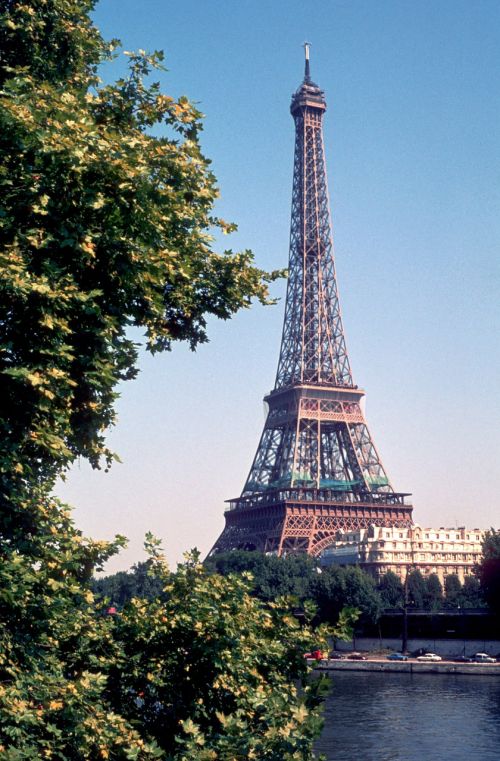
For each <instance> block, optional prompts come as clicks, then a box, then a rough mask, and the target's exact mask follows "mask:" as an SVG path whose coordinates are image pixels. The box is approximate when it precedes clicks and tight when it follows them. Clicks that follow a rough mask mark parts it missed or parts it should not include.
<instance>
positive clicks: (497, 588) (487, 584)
mask: <svg viewBox="0 0 500 761" xmlns="http://www.w3.org/2000/svg"><path fill="white" fill-rule="evenodd" d="M482 550H483V554H482V558H481V561H480V563H479V565H478V567H477V569H476V572H477V576H478V578H479V582H480V585H481V592H482V594H483V596H484V599H485V600H486V603H487V605H488V607H489V608H490V610H491V611H492V612H493V613H496V614H497V615H500V530H499V531H495V529H493V528H492V529H490V531H487V532H486V534H485V536H484V539H483V543H482Z"/></svg>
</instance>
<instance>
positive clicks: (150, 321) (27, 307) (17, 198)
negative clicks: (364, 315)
mask: <svg viewBox="0 0 500 761" xmlns="http://www.w3.org/2000/svg"><path fill="white" fill-rule="evenodd" d="M93 7H94V2H93V0H80V1H77V0H33V2H29V3H28V2H24V1H23V0H3V2H1V4H0V9H1V16H0V88H1V90H0V159H1V160H0V189H1V199H2V201H1V210H0V269H1V279H0V397H1V398H2V401H3V409H4V414H3V416H2V420H1V422H0V437H1V438H2V440H3V442H4V443H3V446H2V449H1V459H0V474H3V476H2V479H3V480H2V481H1V482H0V486H1V487H2V491H3V492H4V493H6V494H7V496H9V495H10V494H11V493H12V489H13V488H14V489H18V488H19V487H20V486H22V485H26V484H27V482H28V480H31V481H33V480H37V479H45V478H51V477H54V476H55V475H57V474H58V473H59V472H60V470H61V469H62V468H65V467H66V466H67V465H68V464H69V463H71V462H72V461H73V460H74V459H75V457H77V456H83V457H86V458H88V459H89V461H90V462H91V463H92V465H93V466H95V467H98V466H99V463H100V461H101V460H102V458H104V459H105V460H106V461H107V462H108V463H109V462H110V461H111V459H112V457H113V455H112V453H111V452H110V451H109V450H108V449H107V447H106V446H105V441H104V431H105V430H106V428H108V427H109V426H110V425H111V424H113V422H114V420H115V411H114V401H115V398H116V391H115V387H116V384H117V383H118V382H119V381H123V380H127V379H130V378H133V377H134V376H135V375H136V373H137V363H136V360H137V351H138V347H137V345H136V344H135V343H134V341H133V340H132V339H131V338H130V336H129V335H128V329H129V328H130V327H131V326H135V327H137V328H141V329H142V330H143V331H144V332H145V337H146V347H147V349H148V350H149V351H151V352H157V351H163V350H166V349H169V348H170V347H171V345H172V342H173V341H178V340H182V341H187V342H188V343H189V345H190V346H191V347H192V348H195V347H196V346H197V344H199V343H200V342H203V341H206V340H207V336H206V318H207V316H208V315H215V316H217V317H219V318H222V319H226V318H228V317H230V316H231V315H232V314H233V313H234V312H235V311H237V310H238V309H240V308H241V307H246V306H249V305H250V303H251V300H252V299H253V298H254V297H256V298H258V299H260V300H261V301H262V302H264V303H266V302H268V292H267V285H266V284H267V282H269V280H271V279H273V278H274V277H275V276H276V273H275V274H272V275H268V274H266V273H264V272H263V271H261V270H259V269H256V268H255V267H254V266H253V265H252V256H251V254H250V252H248V251H245V252H243V253H237V254H233V253H232V252H231V251H224V252H222V253H217V252H215V251H214V250H213V248H212V243H211V230H212V229H215V230H217V229H218V230H220V231H222V232H230V231H231V230H232V229H234V226H232V225H229V224H227V223H225V222H224V221H223V220H220V219H218V218H216V217H215V216H214V215H213V204H214V200H215V199H216V197H217V195H218V190H217V186H216V181H215V177H214V175H213V174H212V172H211V171H210V169H209V162H208V160H207V159H206V158H205V157H204V156H203V154H202V153H201V150H200V145H199V133H200V130H201V128H202V125H201V114H200V113H199V111H198V110H197V109H196V108H195V107H194V106H193V105H192V104H191V103H190V102H189V101H188V100H187V98H185V97H181V98H179V99H178V100H175V99H174V98H172V97H170V96H168V95H165V94H163V93H162V92H161V90H160V87H159V85H158V84H157V83H153V84H148V83H147V77H148V75H149V74H150V72H151V71H152V70H153V69H155V68H160V67H161V59H162V55H161V54H160V53H154V54H153V55H146V54H145V53H144V52H139V53H138V54H128V56H129V64H130V65H129V71H128V75H127V76H125V77H123V78H122V79H119V80H118V81H117V82H115V83H113V84H109V85H103V84H102V83H101V82H100V80H99V78H98V76H97V73H96V72H97V67H98V66H99V65H100V64H102V63H103V62H104V61H106V60H108V59H109V58H110V57H112V55H113V50H114V49H115V48H116V43H112V44H111V45H110V44H108V43H106V42H104V41H103V39H102V38H101V36H100V34H99V31H98V30H97V29H96V27H95V26H94V24H93V23H92V21H91V20H90V17H89V12H90V11H91V10H92V8H93ZM155 130H156V131H157V132H158V130H160V131H161V136H158V135H155V134H154V132H155ZM158 134H160V133H159V132H158ZM13 474H17V481H16V480H15V479H13Z"/></svg>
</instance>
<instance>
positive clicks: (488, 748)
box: [316, 671, 500, 761]
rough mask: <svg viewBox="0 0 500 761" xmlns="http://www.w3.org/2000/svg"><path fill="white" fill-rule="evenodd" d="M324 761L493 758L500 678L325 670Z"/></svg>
mask: <svg viewBox="0 0 500 761" xmlns="http://www.w3.org/2000/svg"><path fill="white" fill-rule="evenodd" d="M331 677H332V689H331V692H330V695H329V697H328V698H327V701H326V705H325V714H324V717H325V727H324V730H323V734H322V736H321V738H320V740H319V741H318V743H317V745H316V750H317V751H318V753H324V754H325V756H326V758H327V759H328V761H475V760H476V759H477V761H500V678H499V677H496V676H482V677H481V676H461V675H456V676H455V675H448V674H442V675H438V674H414V675H411V674H388V673H384V674H375V673H363V672H359V671H358V672H352V671H351V672H349V673H341V672H332V673H331Z"/></svg>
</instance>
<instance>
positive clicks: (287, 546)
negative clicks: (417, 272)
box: [212, 43, 412, 554]
mask: <svg viewBox="0 0 500 761" xmlns="http://www.w3.org/2000/svg"><path fill="white" fill-rule="evenodd" d="M304 47H305V73H304V80H303V82H302V83H301V85H300V86H299V88H298V90H297V91H296V92H295V93H294V94H293V96H292V102H291V107H290V110H291V114H292V116H293V119H294V122H295V154H294V170H293V190H292V215H291V226H290V257H289V267H288V271H289V276H288V285H287V295H286V306H285V317H284V323H283V335H282V341H281V350H280V356H279V361H278V370H277V374H276V382H275V387H274V390H273V391H271V393H270V394H268V395H267V396H266V397H265V401H266V402H267V404H268V409H269V411H268V415H267V419H266V422H265V425H264V431H263V433H262V436H261V439H260V442H259V446H258V448H257V453H256V455H255V458H254V461H253V464H252V467H251V469H250V473H249V476H248V478H247V481H246V483H245V486H244V488H243V491H242V495H241V497H240V498H239V499H237V500H232V501H231V502H230V506H231V508H230V510H229V511H228V512H226V528H225V529H224V531H223V533H222V535H221V537H220V538H219V540H218V542H217V543H216V545H215V547H214V549H213V550H212V552H214V551H215V552H217V551H222V550H227V549H233V548H237V547H240V548H241V547H248V548H254V547H256V548H258V549H263V550H265V551H275V552H278V553H282V552H286V551H297V550H303V551H307V552H310V553H313V554H318V553H319V552H321V550H322V549H324V548H325V547H326V546H328V543H330V542H331V541H332V540H333V538H334V537H335V534H336V532H338V530H339V529H345V528H349V529H354V528H360V527H366V526H368V525H370V523H377V524H378V525H381V524H382V525H384V524H385V525H392V526H395V525H397V526H408V525H411V523H412V521H411V511H412V509H411V506H409V505H405V502H404V497H405V496H406V495H403V494H398V493H396V492H394V489H393V487H392V485H391V483H390V481H389V478H388V476H387V474H386V471H385V469H384V467H383V465H382V461H381V459H380V457H379V454H378V452H377V450H376V448H375V445H374V443H373V440H372V438H371V435H370V432H369V430H368V426H367V424H366V421H365V418H364V413H363V410H362V407H361V401H362V399H363V397H364V391H363V390H362V389H360V388H358V386H356V385H355V384H354V382H353V377H352V372H351V367H350V363H349V357H348V354H347V348H346V342H345V337H344V329H343V324H342V317H341V311H340V304H339V296H338V289H337V281H336V275H335V264H334V253H333V239H332V224H331V219H330V204H329V199H328V187H327V178H326V164H325V153H324V144H323V116H324V113H325V111H326V101H325V96H324V93H323V91H322V90H321V89H320V88H319V87H318V85H316V84H315V83H314V82H312V81H311V76H310V60H309V43H305V46H304Z"/></svg>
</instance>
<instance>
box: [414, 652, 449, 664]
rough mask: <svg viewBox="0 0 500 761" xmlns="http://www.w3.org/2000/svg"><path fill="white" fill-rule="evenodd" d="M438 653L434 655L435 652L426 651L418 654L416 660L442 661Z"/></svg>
mask: <svg viewBox="0 0 500 761" xmlns="http://www.w3.org/2000/svg"><path fill="white" fill-rule="evenodd" d="M442 660H443V659H442V658H441V656H440V655H436V653H426V654H425V655H419V656H418V658H417V661H427V662H431V663H432V662H437V661H442Z"/></svg>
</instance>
